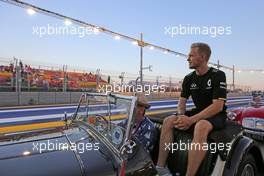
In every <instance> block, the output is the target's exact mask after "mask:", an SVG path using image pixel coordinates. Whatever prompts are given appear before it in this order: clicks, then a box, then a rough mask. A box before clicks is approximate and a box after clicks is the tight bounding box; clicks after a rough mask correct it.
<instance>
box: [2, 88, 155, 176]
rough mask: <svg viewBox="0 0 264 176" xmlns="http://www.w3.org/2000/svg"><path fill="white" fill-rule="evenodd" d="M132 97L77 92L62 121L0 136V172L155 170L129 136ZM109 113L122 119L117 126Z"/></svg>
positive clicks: (97, 175) (24, 175)
mask: <svg viewBox="0 0 264 176" xmlns="http://www.w3.org/2000/svg"><path fill="white" fill-rule="evenodd" d="M135 107H136V98H135V97H128V96H121V95H112V94H109V95H105V94H96V93H90V94H89V93H87V94H83V95H82V97H81V98H80V102H79V105H78V107H77V109H76V112H75V113H74V114H73V116H71V117H67V116H66V115H65V117H64V125H62V126H57V127H51V128H45V129H38V130H32V131H16V132H12V133H8V134H1V136H0V173H1V175H6V176H17V175H19V176H34V175H36V176H47V175H49V176H52V175H54V176H58V175H64V176H67V175H68V176H73V175H74V176H79V175H80V176H84V175H89V176H93V175H94V176H101V175H102V176H106V175H111V176H112V175H115V176H123V175H149V176H151V175H156V170H155V166H154V165H153V162H152V160H151V158H150V157H149V154H148V153H147V152H146V150H145V149H144V147H143V146H142V145H141V143H140V142H139V141H138V140H137V139H135V138H134V137H133V136H132V135H131V130H132V129H131V127H132V126H133V123H134V118H135V116H134V114H135V113H134V111H135ZM114 117H122V118H119V121H120V119H121V120H122V119H124V118H125V119H126V120H128V126H127V127H122V126H119V124H118V123H117V122H116V121H114V120H112V119H111V118H114Z"/></svg>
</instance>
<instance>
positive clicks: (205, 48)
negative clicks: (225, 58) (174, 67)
mask: <svg viewBox="0 0 264 176" xmlns="http://www.w3.org/2000/svg"><path fill="white" fill-rule="evenodd" d="M191 48H198V52H199V53H200V54H201V53H203V54H205V55H206V57H207V61H208V60H209V58H210V56H211V48H210V46H209V45H208V44H206V43H200V42H197V43H193V44H192V45H191Z"/></svg>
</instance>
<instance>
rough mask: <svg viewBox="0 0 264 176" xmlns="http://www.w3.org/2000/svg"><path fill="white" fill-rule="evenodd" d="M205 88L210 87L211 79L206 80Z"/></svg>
mask: <svg viewBox="0 0 264 176" xmlns="http://www.w3.org/2000/svg"><path fill="white" fill-rule="evenodd" d="M207 86H208V87H211V79H208V81H207Z"/></svg>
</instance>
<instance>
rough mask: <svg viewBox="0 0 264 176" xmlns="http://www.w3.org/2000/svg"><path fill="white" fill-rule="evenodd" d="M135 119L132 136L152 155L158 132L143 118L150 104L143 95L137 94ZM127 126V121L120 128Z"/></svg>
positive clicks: (149, 121) (148, 120)
mask: <svg viewBox="0 0 264 176" xmlns="http://www.w3.org/2000/svg"><path fill="white" fill-rule="evenodd" d="M136 97H137V108H136V119H135V124H134V126H133V129H132V134H133V135H134V136H135V137H136V138H137V139H138V140H139V141H140V142H141V143H142V144H143V146H144V147H145V149H146V150H147V151H148V152H149V153H152V151H153V148H154V146H155V144H156V142H157V140H158V131H157V129H156V127H155V125H154V124H153V123H152V122H151V120H150V119H149V118H147V117H146V116H145V112H146V109H149V108H150V104H149V103H148V100H147V98H146V96H145V95H144V94H143V93H137V94H136ZM125 125H127V121H125V122H124V124H123V125H122V126H125Z"/></svg>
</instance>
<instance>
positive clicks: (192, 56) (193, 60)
mask: <svg viewBox="0 0 264 176" xmlns="http://www.w3.org/2000/svg"><path fill="white" fill-rule="evenodd" d="M187 61H188V62H189V68H190V69H196V68H198V67H199V66H200V65H201V64H202V63H204V62H205V61H206V60H205V56H204V55H203V54H201V53H199V51H198V47H195V48H191V51H190V53H189V55H188V59H187Z"/></svg>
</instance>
